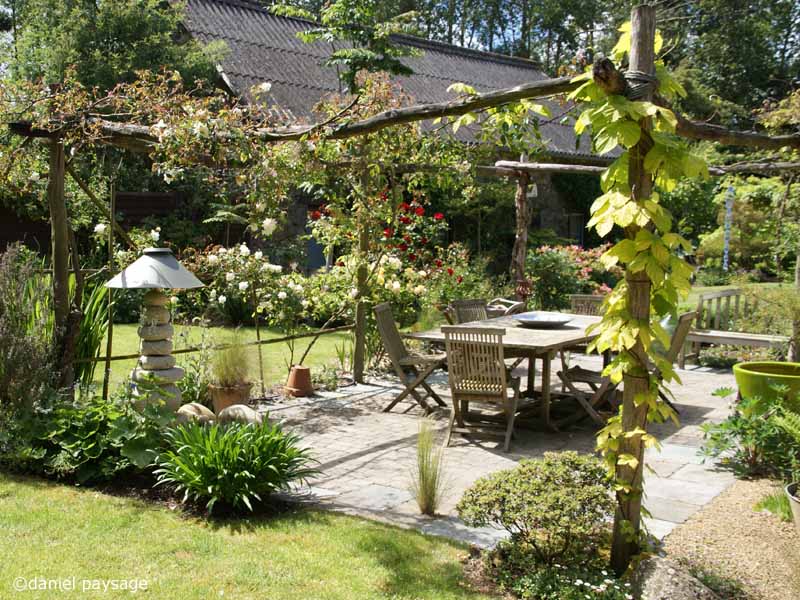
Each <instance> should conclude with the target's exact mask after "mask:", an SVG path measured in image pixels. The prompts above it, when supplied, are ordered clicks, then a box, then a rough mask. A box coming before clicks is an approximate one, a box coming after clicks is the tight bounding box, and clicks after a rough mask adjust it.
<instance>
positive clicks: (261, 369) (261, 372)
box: [250, 285, 267, 396]
mask: <svg viewBox="0 0 800 600" xmlns="http://www.w3.org/2000/svg"><path fill="white" fill-rule="evenodd" d="M253 288H254V286H252V285H251V286H250V289H251V290H253ZM250 296H251V298H252V299H253V321H254V322H255V325H256V341H257V342H261V325H260V324H259V322H258V301H257V300H256V293H255V291H251V292H250ZM256 349H257V350H258V374H259V376H260V377H261V395H262V396H266V394H267V392H266V390H265V388H264V357H263V356H262V355H261V344H260V343H259V344H257V346H256Z"/></svg>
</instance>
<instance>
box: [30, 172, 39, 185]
mask: <svg viewBox="0 0 800 600" xmlns="http://www.w3.org/2000/svg"><path fill="white" fill-rule="evenodd" d="M31 181H33V182H34V183H36V182H37V181H39V172H38V171H34V172H33V173H31Z"/></svg>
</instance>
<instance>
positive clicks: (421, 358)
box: [399, 354, 447, 367]
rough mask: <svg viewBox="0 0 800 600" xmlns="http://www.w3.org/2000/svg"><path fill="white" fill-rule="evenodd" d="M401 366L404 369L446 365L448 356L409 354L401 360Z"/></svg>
mask: <svg viewBox="0 0 800 600" xmlns="http://www.w3.org/2000/svg"><path fill="white" fill-rule="evenodd" d="M399 362H400V364H401V365H402V366H404V367H413V366H416V365H432V364H437V363H442V364H444V363H445V362H447V355H446V354H409V355H408V356H405V357H403V358H401V359H400V361H399Z"/></svg>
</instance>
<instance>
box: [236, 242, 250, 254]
mask: <svg viewBox="0 0 800 600" xmlns="http://www.w3.org/2000/svg"><path fill="white" fill-rule="evenodd" d="M239 254H241V255H242V256H250V248H248V247H247V244H242V245H241V246H239Z"/></svg>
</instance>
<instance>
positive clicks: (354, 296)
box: [350, 288, 358, 298]
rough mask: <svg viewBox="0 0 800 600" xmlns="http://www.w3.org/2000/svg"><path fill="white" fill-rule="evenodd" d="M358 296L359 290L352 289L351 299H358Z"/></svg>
mask: <svg viewBox="0 0 800 600" xmlns="http://www.w3.org/2000/svg"><path fill="white" fill-rule="evenodd" d="M357 296H358V290H357V289H356V288H352V289H351V290H350V297H351V298H356V297H357Z"/></svg>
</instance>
